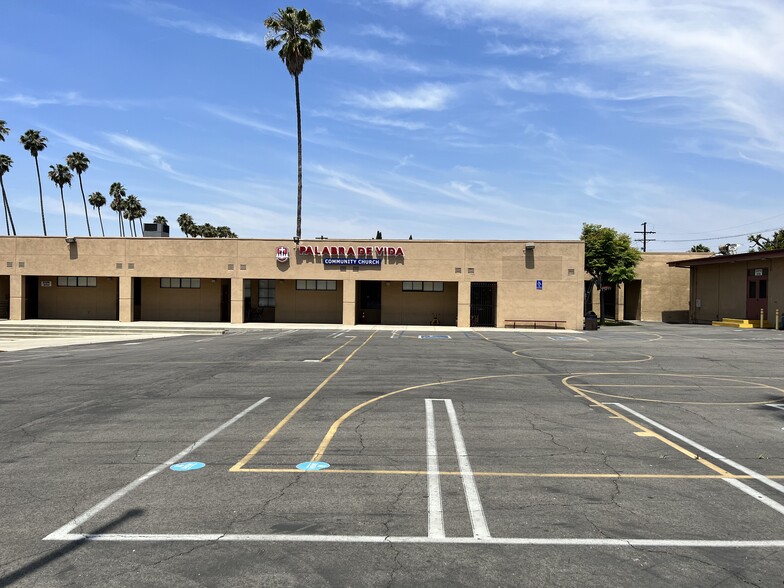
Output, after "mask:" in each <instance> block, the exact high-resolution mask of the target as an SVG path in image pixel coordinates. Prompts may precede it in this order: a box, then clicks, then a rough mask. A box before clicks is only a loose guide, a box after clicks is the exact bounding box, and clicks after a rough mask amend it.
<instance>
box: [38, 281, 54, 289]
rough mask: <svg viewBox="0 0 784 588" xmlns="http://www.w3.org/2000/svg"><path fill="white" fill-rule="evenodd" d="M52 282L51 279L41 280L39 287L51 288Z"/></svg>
mask: <svg viewBox="0 0 784 588" xmlns="http://www.w3.org/2000/svg"><path fill="white" fill-rule="evenodd" d="M51 287H52V282H51V280H41V288H51Z"/></svg>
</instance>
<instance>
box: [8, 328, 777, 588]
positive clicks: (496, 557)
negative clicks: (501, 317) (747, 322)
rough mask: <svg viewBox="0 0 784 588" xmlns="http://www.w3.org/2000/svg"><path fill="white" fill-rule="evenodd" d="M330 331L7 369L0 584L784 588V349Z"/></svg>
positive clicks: (549, 336) (728, 335)
mask: <svg viewBox="0 0 784 588" xmlns="http://www.w3.org/2000/svg"><path fill="white" fill-rule="evenodd" d="M342 331H343V329H336V330H335V331H334V332H330V331H324V330H308V329H307V327H303V328H301V329H288V330H285V331H284V330H278V331H267V332H265V333H264V335H265V336H264V337H262V336H261V334H260V333H259V332H258V331H256V332H253V331H243V330H235V331H231V332H230V333H229V334H227V335H223V336H216V337H212V338H209V339H204V337H203V336H200V337H177V338H172V339H151V340H147V341H144V342H142V343H140V344H137V345H134V346H126V345H123V344H122V343H121V342H118V343H100V344H93V345H81V346H71V347H59V348H52V349H37V350H31V351H17V352H7V353H0V523H2V533H3V534H2V539H1V540H0V586H36V587H47V586H178V587H179V586H302V585H308V586H315V587H317V586H414V585H433V586H442V585H443V586H446V585H448V586H478V585H481V586H490V585H492V586H627V585H636V586H663V585H668V586H782V585H784V572H782V567H781V558H782V555H783V554H784V506H783V505H784V463H783V462H782V459H784V410H782V409H783V408H784V370H783V369H782V366H781V362H782V358H783V357H784V333H782V332H776V331H756V330H755V331H740V330H733V329H722V328H715V327H706V326H697V325H661V324H648V323H640V324H637V325H635V326H630V327H612V328H611V327H605V328H602V329H600V330H599V331H596V332H585V333H568V332H564V331H560V332H548V331H512V330H506V331H504V330H486V331H465V330H458V329H455V330H453V331H445V332H444V333H441V332H439V335H438V337H439V338H433V337H432V334H430V333H424V332H422V333H418V332H417V331H416V329H415V328H411V329H409V330H404V331H402V332H400V331H397V332H394V333H392V332H384V331H376V332H374V331H368V330H361V328H355V329H350V330H348V331H347V332H342ZM338 332H341V334H340V335H337V336H336V333H338ZM420 335H422V336H424V337H428V336H430V337H431V338H420ZM445 335H448V336H449V338H441V337H443V336H445ZM197 339H198V341H197ZM341 346H342V347H341ZM336 350H337V351H336ZM333 352H334V353H333ZM331 353H332V355H329V354H331ZM327 356H329V357H328V359H325V360H323V361H314V360H319V359H320V358H324V357H327ZM306 360H309V361H306ZM382 396H383V398H381V397H382ZM265 397H268V400H267V401H265V402H264V403H262V404H260V405H259V406H258V407H256V408H255V409H253V410H252V411H250V412H248V413H247V414H245V415H244V416H242V418H239V419H238V420H236V422H233V423H232V424H231V425H230V426H227V427H226V428H225V429H223V430H221V431H220V432H218V433H217V434H215V435H214V436H213V437H211V438H210V439H209V440H208V441H206V442H205V443H203V444H202V445H200V446H199V447H198V448H196V449H195V450H194V451H192V452H191V453H190V454H188V455H187V456H186V457H183V458H182V459H181V461H200V462H203V463H205V464H206V465H205V467H204V468H202V469H199V470H192V471H184V472H175V471H171V470H170V469H168V468H163V469H162V470H161V471H160V472H159V473H157V474H155V475H150V476H148V477H147V478H146V479H145V480H144V481H143V482H142V483H140V484H138V485H137V486H136V487H133V488H131V489H129V490H127V492H123V494H122V496H120V497H119V498H117V499H116V500H113V501H112V502H111V503H108V504H106V505H105V506H104V507H103V508H100V509H99V510H98V511H97V512H95V513H94V514H93V516H91V517H89V518H88V519H87V520H85V521H84V522H83V523H82V524H81V525H76V526H75V527H74V528H72V529H70V531H69V532H70V533H72V535H71V536H69V538H60V539H57V538H55V540H52V539H51V538H50V539H49V540H44V538H46V537H47V536H49V535H50V534H52V533H53V532H55V531H57V530H58V529H60V528H62V527H63V526H64V525H67V524H68V523H69V521H72V520H73V519H75V518H76V517H79V516H80V515H82V514H83V513H85V512H86V511H88V510H90V509H93V508H94V507H95V506H96V505H98V504H99V503H101V502H102V501H104V500H105V499H106V498H107V497H109V496H112V495H113V494H114V493H116V492H118V491H120V490H123V489H127V488H128V485H129V484H131V483H132V482H134V481H136V480H139V479H140V478H141V477H142V476H145V474H148V473H149V472H151V470H153V468H156V467H158V466H161V464H164V463H165V462H166V461H167V460H170V459H171V458H172V457H173V456H175V455H177V454H178V453H180V452H181V451H183V450H184V449H185V448H186V447H188V446H190V445H191V444H193V443H195V442H197V441H199V440H200V439H202V438H204V437H205V436H206V435H208V434H209V433H210V432H212V431H214V430H216V428H218V427H220V426H221V425H223V424H225V423H227V422H228V421H229V420H230V419H232V418H234V417H236V416H237V415H239V414H240V413H241V412H242V411H244V410H245V409H247V408H248V407H250V406H251V405H253V404H254V403H256V402H257V401H259V400H261V399H262V398H265ZM426 399H434V400H450V401H451V402H452V405H453V406H454V414H455V416H456V423H457V425H456V426H457V430H458V431H459V434H460V435H462V438H463V440H464V443H465V447H466V451H467V458H468V460H469V462H470V469H471V471H470V472H466V471H463V472H462V475H461V460H462V457H463V456H459V455H458V453H457V449H456V443H457V440H456V432H455V424H454V423H451V422H450V418H449V415H448V413H447V408H446V407H447V404H446V403H445V402H439V401H436V402H433V417H434V420H433V426H432V434H433V436H434V439H435V442H434V446H435V447H437V464H438V471H437V472H433V471H432V470H431V473H430V476H428V457H427V438H426V429H427V426H426V417H425V400H426ZM364 403H367V404H364ZM360 405H363V406H362V407H360ZM778 405H781V406H778ZM357 407H360V408H357ZM341 417H343V420H340V419H341ZM260 443H261V445H262V446H261V448H260V449H258V451H255V452H254V448H257V447H259V444H260ZM320 446H323V447H325V449H324V451H323V455H321V456H320V457H319V460H320V461H324V462H327V463H328V464H329V466H330V467H329V468H328V469H326V470H323V471H320V472H303V471H301V470H297V469H296V465H297V464H300V463H302V462H307V461H310V460H311V457H312V456H314V455H316V454H317V453H316V452H317V448H319V447H320ZM246 456H250V457H249V458H248V459H247V460H246V462H245V463H244V465H242V466H241V467H237V464H238V463H239V462H240V460H242V459H243V458H245V457H246ZM431 464H432V461H431ZM233 466H234V467H235V469H236V470H238V471H230V468H232V467H233ZM470 477H472V479H473V480H475V484H476V489H477V491H478V497H479V498H478V500H479V502H480V506H479V508H477V506H476V505H473V506H472V504H471V503H470V500H468V499H467V494H468V490H467V487H466V485H465V482H466V479H467V478H470ZM434 479H435V480H438V484H439V488H440V497H441V499H440V506H441V508H440V512H441V516H442V519H443V535H444V537H443V538H442V539H439V540H438V541H428V540H427V538H428V535H429V533H432V530H429V525H428V521H429V515H430V514H432V513H431V512H430V510H431V509H433V508H434V506H433V504H432V503H431V502H430V501H429V496H430V493H431V492H432V491H433V488H432V481H433V480H434ZM728 482H732V483H728ZM733 484H735V485H733ZM738 484H740V486H739V485H738ZM477 517H482V518H483V520H484V521H485V522H486V526H487V529H488V530H489V535H490V537H488V538H479V539H474V538H473V537H474V535H475V533H476V528H475V527H476V525H475V523H476V522H477ZM358 537H365V538H368V539H367V540H364V539H363V540H357V538H358ZM352 538H353V539H352ZM109 539H111V540H109ZM503 540H508V542H507V543H504V542H503ZM613 540H623V541H620V542H613ZM627 541H628V542H627ZM638 541H639V542H638ZM733 542H747V543H733Z"/></svg>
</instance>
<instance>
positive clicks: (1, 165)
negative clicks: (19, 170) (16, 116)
mask: <svg viewBox="0 0 784 588" xmlns="http://www.w3.org/2000/svg"><path fill="white" fill-rule="evenodd" d="M2 122H3V121H1V120H0V123H2ZM0 136H2V133H0ZM13 164H14V161H13V159H11V158H10V157H8V156H7V155H2V154H0V188H2V190H3V212H5V230H6V232H7V233H8V234H9V235H10V234H11V231H13V233H14V236H16V227H15V226H14V217H13V216H11V207H10V206H8V197H7V196H6V194H5V184H3V176H4V175H5V174H7V173H8V170H10V169H11V166H12V165H13ZM9 221H10V222H11V225H10V227H9V225H8V222H9Z"/></svg>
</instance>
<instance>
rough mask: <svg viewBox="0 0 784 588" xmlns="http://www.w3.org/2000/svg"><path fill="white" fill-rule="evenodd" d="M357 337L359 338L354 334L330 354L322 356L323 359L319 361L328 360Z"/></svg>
mask: <svg viewBox="0 0 784 588" xmlns="http://www.w3.org/2000/svg"><path fill="white" fill-rule="evenodd" d="M356 338H357V336H356V335H352V336H351V337H350V338H349V340H348V341H346V342H345V343H343V345H341V346H340V347H338V348H337V349H335V350H334V351H333V352H332V353H329V354H328V355H325V356H324V357H322V358H321V359H319V362H323V361H326V360H327V359H329V358H330V357H332V356H333V355H335V354H336V353H337V352H338V351H340V350H341V349H343V348H344V347H345V346H346V345H348V344H349V343H351V342H352V341H354V339H356Z"/></svg>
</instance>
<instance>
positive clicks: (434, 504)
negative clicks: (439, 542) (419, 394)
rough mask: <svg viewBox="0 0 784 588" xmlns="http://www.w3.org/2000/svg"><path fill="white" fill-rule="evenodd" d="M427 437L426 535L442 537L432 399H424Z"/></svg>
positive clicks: (442, 523) (439, 484) (442, 525)
mask: <svg viewBox="0 0 784 588" xmlns="http://www.w3.org/2000/svg"><path fill="white" fill-rule="evenodd" d="M425 425H426V427H425V428H426V430H427V432H426V437H427V536H428V537H444V536H445V534H444V511H443V504H442V502H441V479H440V477H439V475H438V447H437V444H436V426H435V418H434V416H433V401H432V400H431V399H430V398H427V399H425Z"/></svg>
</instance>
